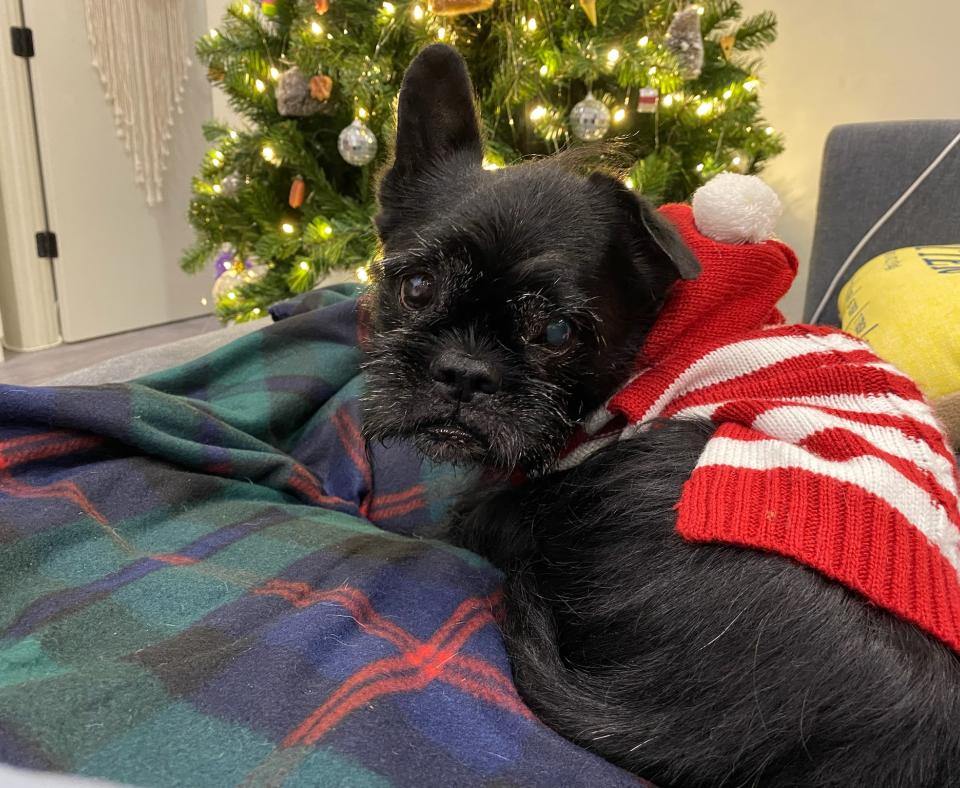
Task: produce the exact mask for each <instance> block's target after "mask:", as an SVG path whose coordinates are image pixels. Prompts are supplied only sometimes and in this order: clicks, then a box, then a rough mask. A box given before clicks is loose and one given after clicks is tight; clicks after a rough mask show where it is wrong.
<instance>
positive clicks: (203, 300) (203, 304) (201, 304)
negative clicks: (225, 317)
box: [200, 298, 207, 306]
mask: <svg viewBox="0 0 960 788" xmlns="http://www.w3.org/2000/svg"><path fill="white" fill-rule="evenodd" d="M206 305H207V299H206V298H201V299H200V306H206Z"/></svg>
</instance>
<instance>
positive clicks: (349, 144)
mask: <svg viewBox="0 0 960 788" xmlns="http://www.w3.org/2000/svg"><path fill="white" fill-rule="evenodd" d="M337 149H338V150H339V151H340V155H341V156H343V159H344V161H346V162H347V164H352V165H353V166H354V167H362V166H363V165H364V164H369V163H370V162H371V161H373V157H374V156H376V155H377V137H376V135H375V134H374V133H373V132H372V131H370V128H369V127H368V126H367V124H366V123H364V122H363V121H361V120H355V121H354V122H353V123H351V124H350V125H349V126H347V127H346V128H345V129H344V130H343V131H341V132H340V137H339V138H338V139H337Z"/></svg>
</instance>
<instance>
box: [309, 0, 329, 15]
mask: <svg viewBox="0 0 960 788" xmlns="http://www.w3.org/2000/svg"><path fill="white" fill-rule="evenodd" d="M313 7H314V8H315V9H316V10H317V13H318V14H320V16H323V15H324V14H325V13H327V11H329V10H330V0H317V1H316V2H315V3H314V4H313Z"/></svg>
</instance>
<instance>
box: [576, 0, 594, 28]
mask: <svg viewBox="0 0 960 788" xmlns="http://www.w3.org/2000/svg"><path fill="white" fill-rule="evenodd" d="M580 7H581V8H582V9H583V13H585V14H586V15H587V19H589V20H590V24H591V25H593V26H594V27H596V26H597V0H580Z"/></svg>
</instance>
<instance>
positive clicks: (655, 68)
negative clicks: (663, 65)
mask: <svg viewBox="0 0 960 788" xmlns="http://www.w3.org/2000/svg"><path fill="white" fill-rule="evenodd" d="M647 73H648V74H649V75H650V76H651V77H652V76H653V75H654V74H656V73H657V67H656V66H650V68H649V69H647Z"/></svg>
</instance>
